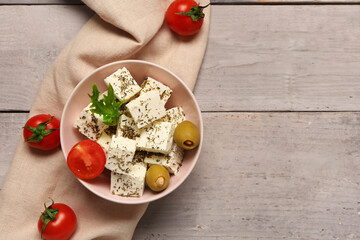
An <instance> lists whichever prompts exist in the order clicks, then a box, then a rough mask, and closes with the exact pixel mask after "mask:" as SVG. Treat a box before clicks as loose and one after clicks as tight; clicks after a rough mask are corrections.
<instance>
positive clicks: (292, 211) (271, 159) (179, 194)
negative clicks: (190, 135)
mask: <svg viewBox="0 0 360 240" xmlns="http://www.w3.org/2000/svg"><path fill="white" fill-rule="evenodd" d="M26 118H27V114H23V113H18V114H13V113H3V114H0V123H1V125H0V128H1V135H0V140H1V142H2V143H3V144H2V146H1V149H0V154H1V156H0V159H1V162H0V164H1V172H0V176H1V177H0V179H1V181H2V180H3V174H4V172H5V171H4V169H6V168H8V166H9V164H10V160H11V159H12V155H13V151H14V148H15V146H16V144H17V143H18V141H19V138H20V134H21V130H20V129H21V126H22V125H23V123H24V122H25V119H26ZM203 118H204V126H205V129H204V130H205V135H204V148H203V151H202V153H201V157H200V159H199V162H198V164H197V166H196V167H195V169H194V172H193V173H192V174H191V175H190V176H189V178H188V179H187V180H186V181H185V183H184V184H183V185H182V186H181V187H180V188H179V189H178V190H176V191H175V192H174V193H172V194H170V195H169V196H167V197H165V198H164V199H161V200H159V201H156V202H153V203H151V204H150V206H149V209H148V210H147V212H146V213H145V215H144V217H143V218H142V220H141V221H140V223H139V225H138V227H137V229H136V231H135V235H134V238H133V239H134V240H140V239H142V240H143V239H147V240H162V239H169V240H170V239H171V240H183V239H208V240H215V239H222V240H235V239H261V240H262V239H304V240H305V239H306V240H315V239H324V240H329V239H359V238H360V229H359V228H358V226H359V224H360V217H359V215H360V199H359V196H360V188H359V184H360V162H359V158H360V149H359V145H360V113H326V112H325V113H204V114H203ZM229 139H231V141H230V140H229ZM4 143H5V144H4ZM1 183H2V182H0V184H1Z"/></svg>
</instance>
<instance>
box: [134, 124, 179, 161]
mask: <svg viewBox="0 0 360 240" xmlns="http://www.w3.org/2000/svg"><path fill="white" fill-rule="evenodd" d="M174 131H175V128H174V125H173V124H171V123H169V122H156V123H154V124H151V125H149V126H146V127H144V128H143V129H142V131H141V134H140V137H139V138H138V140H137V146H136V147H137V149H138V150H143V151H147V152H158V153H163V154H168V153H169V152H170V149H171V146H172V143H173V136H174Z"/></svg>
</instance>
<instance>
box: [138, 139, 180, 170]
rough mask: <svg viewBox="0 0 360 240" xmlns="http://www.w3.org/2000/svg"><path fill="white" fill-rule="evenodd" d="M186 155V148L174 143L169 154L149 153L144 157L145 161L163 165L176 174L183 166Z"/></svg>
mask: <svg viewBox="0 0 360 240" xmlns="http://www.w3.org/2000/svg"><path fill="white" fill-rule="evenodd" d="M183 156H184V150H183V149H182V148H180V147H179V146H178V145H177V144H176V143H173V146H172V148H171V151H170V153H169V154H168V155H164V154H161V153H148V154H147V155H146V157H145V159H144V162H145V163H147V164H150V165H154V164H157V165H162V166H164V167H165V168H166V169H167V170H168V171H169V172H170V173H172V174H174V175H176V173H178V172H179V168H180V167H181V164H182V160H183Z"/></svg>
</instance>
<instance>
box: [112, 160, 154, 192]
mask: <svg viewBox="0 0 360 240" xmlns="http://www.w3.org/2000/svg"><path fill="white" fill-rule="evenodd" d="M133 169H134V170H133V172H132V174H128V175H126V174H119V173H116V172H111V188H110V190H111V193H112V194H115V195H120V196H124V197H141V196H142V195H143V193H144V186H145V174H146V169H147V167H146V164H145V163H137V164H135V165H134V168H133Z"/></svg>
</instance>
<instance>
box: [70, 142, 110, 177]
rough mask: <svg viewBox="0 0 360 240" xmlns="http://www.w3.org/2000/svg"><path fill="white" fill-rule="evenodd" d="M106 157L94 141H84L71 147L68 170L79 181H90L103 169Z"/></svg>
mask: <svg viewBox="0 0 360 240" xmlns="http://www.w3.org/2000/svg"><path fill="white" fill-rule="evenodd" d="M105 163H106V155H105V152H104V150H103V149H102V147H101V146H100V145H99V144H98V143H97V142H95V141H91V140H84V141H81V142H79V143H77V144H75V146H73V147H72V149H71V150H70V152H69V154H68V156H67V164H68V166H69V168H70V170H71V171H72V172H73V173H74V174H75V176H77V177H78V178H80V179H91V178H95V177H97V176H99V175H100V174H101V173H102V171H103V170H104V168H105Z"/></svg>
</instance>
